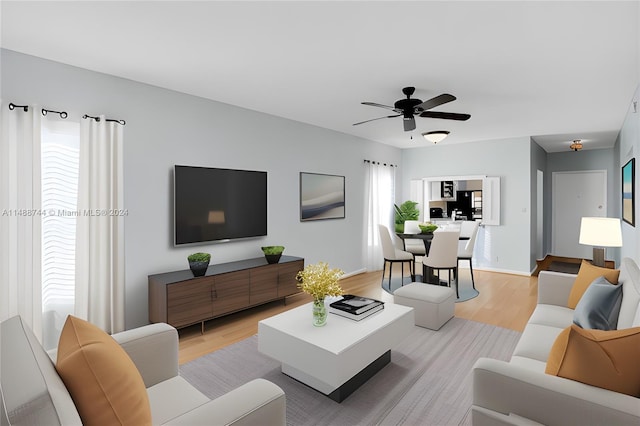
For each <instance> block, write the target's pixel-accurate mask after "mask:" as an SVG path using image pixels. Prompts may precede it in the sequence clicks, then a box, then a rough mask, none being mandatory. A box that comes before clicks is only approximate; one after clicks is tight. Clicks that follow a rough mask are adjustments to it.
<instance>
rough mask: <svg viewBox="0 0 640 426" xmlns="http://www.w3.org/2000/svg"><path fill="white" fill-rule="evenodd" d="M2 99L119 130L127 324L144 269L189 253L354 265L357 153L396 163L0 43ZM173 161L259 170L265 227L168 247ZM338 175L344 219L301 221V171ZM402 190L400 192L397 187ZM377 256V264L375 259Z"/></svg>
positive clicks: (394, 159)
mask: <svg viewBox="0 0 640 426" xmlns="http://www.w3.org/2000/svg"><path fill="white" fill-rule="evenodd" d="M0 59H1V66H2V69H1V71H2V80H1V87H2V99H3V101H4V102H14V103H17V104H39V105H41V106H43V107H46V108H49V109H54V110H64V111H67V112H68V113H69V117H70V118H69V119H75V120H79V119H80V117H81V116H82V115H83V114H85V113H86V114H90V115H98V114H105V115H107V117H110V118H119V119H124V120H126V122H127V124H126V126H125V129H124V136H125V143H124V145H125V148H124V162H125V165H124V186H125V207H126V208H127V209H128V210H129V216H127V217H126V219H125V251H126V253H125V256H126V266H125V279H126V306H125V312H126V327H127V328H132V327H136V326H139V325H142V324H146V323H147V322H148V306H147V275H149V274H154V273H160V272H165V271H171V270H177V269H187V268H188V265H187V260H186V257H187V255H188V254H189V253H192V252H194V251H206V252H209V253H211V255H212V260H211V262H212V263H222V262H227V261H233V260H238V259H244V258H251V257H259V256H262V252H261V251H260V246H262V245H271V244H278V245H284V246H285V247H286V251H285V254H289V255H293V256H301V257H304V258H305V260H306V262H307V263H315V262H318V261H320V260H322V261H326V262H328V263H329V264H330V265H331V266H332V267H339V268H342V269H343V270H345V271H346V272H347V273H352V272H357V271H361V270H363V268H364V266H363V265H364V262H363V257H362V241H363V237H362V236H363V231H362V226H363V225H362V223H363V221H362V211H363V204H364V182H363V180H364V162H363V160H364V159H365V158H366V159H370V160H379V161H386V162H391V163H395V164H399V163H400V160H401V152H400V150H399V149H396V148H392V147H390V146H387V145H383V144H379V143H375V142H372V141H368V140H364V139H359V138H356V137H353V136H349V135H345V134H342V133H337V132H333V131H329V130H326V129H322V128H318V127H314V126H309V125H305V124H302V123H298V122H294V121H290V120H285V119H281V118H278V117H274V116H270V115H266V114H262V113H257V112H254V111H249V110H245V109H241V108H237V107H233V106H230V105H226V104H222V103H219V102H214V101H210V100H206V99H202V98H198V97H194V96H189V95H185V94H181V93H177V92H173V91H170V90H165V89H161V88H158V87H154V86H150V85H146V84H142V83H137V82H134V81H130V80H125V79H121V78H117V77H113V76H109V75H105V74H100V73H96V72H92V71H88V70H84V69H80V68H75V67H71V66H67V65H63V64H59V63H55V62H51V61H47V60H43V59H40V58H35V57H32V56H27V55H23V54H19V53H16V52H12V51H7V50H2V52H1V58H0ZM174 164H184V165H198V166H211V167H226V168H242V169H249V170H265V171H267V172H268V217H269V218H268V236H267V237H265V238H260V239H252V240H245V241H239V242H229V243H224V244H215V245H205V246H198V247H187V248H174V247H173V242H172V224H171V221H172V216H171V212H172V191H171V170H172V167H173V165H174ZM301 171H306V172H317V173H327V174H336V175H343V176H345V177H346V203H347V206H346V219H344V220H324V221H315V222H305V223H301V222H300V221H299V172H301ZM397 192H398V193H399V192H400V191H399V190H398V191H397ZM381 263H382V261H381Z"/></svg>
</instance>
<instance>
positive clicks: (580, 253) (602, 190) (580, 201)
mask: <svg viewBox="0 0 640 426" xmlns="http://www.w3.org/2000/svg"><path fill="white" fill-rule="evenodd" d="M551 208H552V210H553V214H552V231H551V233H552V237H551V239H552V254H554V255H556V256H566V257H577V258H584V259H591V257H592V253H593V247H591V246H586V245H583V244H580V243H578V240H579V236H580V220H581V218H582V217H585V216H595V217H604V216H606V215H607V171H606V170H591V171H580V172H553V174H552V203H551Z"/></svg>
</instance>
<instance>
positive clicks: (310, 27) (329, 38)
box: [0, 1, 640, 152]
mask: <svg viewBox="0 0 640 426" xmlns="http://www.w3.org/2000/svg"><path fill="white" fill-rule="evenodd" d="M0 7H1V9H0V12H1V16H0V17H1V24H2V33H1V39H0V42H1V46H2V47H3V48H7V49H11V50H15V51H18V52H23V53H26V54H30V55H35V56H39V57H42V58H47V59H51V60H54V61H59V62H63V63H67V64H71V65H75V66H78V67H82V68H87V69H91V70H95V71H100V72H104V73H107V74H112V75H116V76H120V77H124V78H128V79H132V80H136V81H141V82H145V83H148V84H152V85H156V86H160V87H165V88H169V89H173V90H177V91H180V92H184V93H189V94H193V95H197V96H201V97H204V98H209V99H214V100H217V101H220V102H225V103H228V104H232V105H237V106H240V107H244V108H248V109H252V110H256V111H261V112H265V113H268V114H272V115H276V116H280V117H286V118H289V119H292V120H297V121H301V122H304V123H309V124H312V125H316V126H320V127H324V128H328V129H334V130H337V131H339V132H343V133H349V134H353V135H356V136H359V137H362V138H366V139H370V140H375V141H379V142H381V143H385V144H389V145H393V146H397V147H400V148H409V147H416V146H428V145H430V144H429V143H428V142H426V141H424V140H423V139H422V138H421V137H420V133H422V132H426V131H431V130H440V129H444V130H449V131H451V134H450V136H449V137H448V138H447V139H445V141H444V142H442V143H460V142H470V141H478V140H486V139H499V138H510V137H521V136H527V137H528V136H532V137H534V138H535V139H536V141H538V143H540V145H541V146H543V147H544V148H545V149H546V150H547V151H548V152H554V151H565V150H568V149H569V148H568V146H569V144H570V141H571V140H572V139H583V140H584V141H585V142H584V143H585V149H590V148H591V149H592V148H602V147H611V146H613V144H614V142H615V138H616V135H617V132H618V130H619V129H620V128H621V126H622V123H623V120H624V117H625V114H626V113H627V111H628V109H629V108H630V106H631V104H632V101H633V99H632V96H633V93H634V90H635V88H636V85H637V83H638V75H640V74H639V72H638V59H639V58H638V52H639V51H640V50H639V48H638V44H639V41H638V21H639V17H640V14H639V13H638V2H637V1H621V2H612V1H585V2H582V1H569V2H551V1H541V2H522V1H511V2H508V1H498V2H485V1H469V2H460V1H446V2H445V1H442V2H436V1H408V2H400V1H393V2H382V1H322V2H308V1H297V2H270V1H257V2H246V1H234V2H219V1H195V2H184V1H179V2H178V1H174V2H169V1H156V2H150V1H141V2H127V1H118V2H115V1H111V2H93V1H92V2H89V1H85V2H77V1H76V2H59V1H45V2H32V1H20V2H18V1H15V2H14V1H2V2H1V3H0ZM405 86H415V87H416V88H417V90H416V93H415V95H414V96H415V97H417V98H420V99H422V100H426V99H429V98H431V97H433V96H436V95H439V94H441V93H451V94H453V95H455V96H456V97H457V98H458V99H457V100H456V101H454V102H451V103H449V104H446V105H443V106H440V107H438V108H435V109H434V111H436V110H437V111H448V112H459V113H469V114H471V119H470V120H469V121H466V122H455V121H449V120H439V119H430V118H417V119H416V121H417V129H416V130H415V131H414V132H404V131H403V129H402V119H401V118H400V117H397V118H390V119H384V120H378V121H373V122H371V123H367V124H363V125H360V126H352V123H355V122H359V121H363V120H367V119H370V118H376V117H382V116H385V115H389V114H390V113H392V112H391V111H387V110H385V109H382V108H376V107H371V106H365V105H361V104H360V102H362V101H370V102H376V103H381V104H386V105H392V104H393V102H394V101H396V100H398V99H401V98H402V97H403V95H402V92H401V89H402V87H405ZM411 135H413V140H411V139H410V136H411Z"/></svg>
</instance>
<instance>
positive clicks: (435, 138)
mask: <svg viewBox="0 0 640 426" xmlns="http://www.w3.org/2000/svg"><path fill="white" fill-rule="evenodd" d="M449 133H450V132H449V131H447V130H434V131H432V132H426V133H423V134H422V136H423V137H424V138H425V139H426V140H428V141H429V142H433V143H434V144H435V143H438V142H441V141H442V140H443V139H444V138H446V137H447V136H449Z"/></svg>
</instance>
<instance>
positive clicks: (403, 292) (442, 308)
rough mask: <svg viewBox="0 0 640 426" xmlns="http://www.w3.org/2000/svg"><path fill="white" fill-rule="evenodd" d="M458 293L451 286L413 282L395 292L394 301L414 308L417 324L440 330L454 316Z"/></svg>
mask: <svg viewBox="0 0 640 426" xmlns="http://www.w3.org/2000/svg"><path fill="white" fill-rule="evenodd" d="M455 301H456V295H455V292H454V291H453V289H452V288H451V287H443V286H439V285H434V284H424V283H411V284H407V285H405V286H402V287H400V288H399V289H397V290H396V291H394V292H393V302H394V303H397V304H399V305H404V306H410V307H412V308H413V309H414V314H415V322H416V325H417V326H420V327H425V328H429V329H431V330H439V329H440V327H442V326H443V325H444V323H446V322H447V321H449V320H450V319H451V318H453V313H454V310H455V307H454V306H455Z"/></svg>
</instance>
